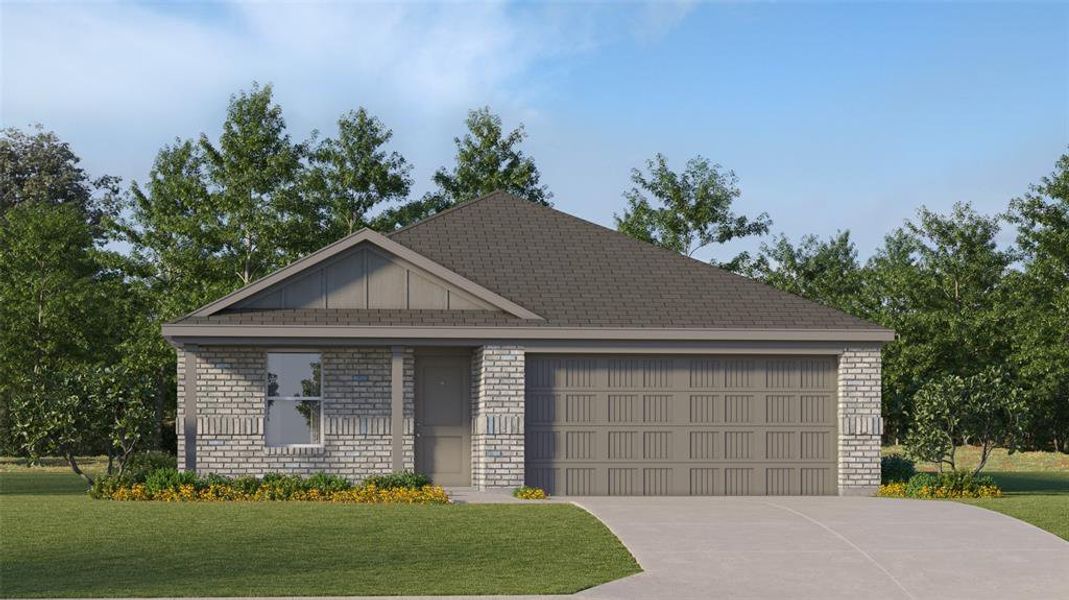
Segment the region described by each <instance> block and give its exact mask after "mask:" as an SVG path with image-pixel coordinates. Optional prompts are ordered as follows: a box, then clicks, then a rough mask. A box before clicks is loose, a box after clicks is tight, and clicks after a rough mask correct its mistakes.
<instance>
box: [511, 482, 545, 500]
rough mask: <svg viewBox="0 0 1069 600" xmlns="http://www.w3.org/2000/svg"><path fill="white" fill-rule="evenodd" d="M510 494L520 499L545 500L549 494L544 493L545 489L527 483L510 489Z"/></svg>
mask: <svg viewBox="0 0 1069 600" xmlns="http://www.w3.org/2000/svg"><path fill="white" fill-rule="evenodd" d="M512 495H513V496H514V497H516V498H519V499H520V500H545V499H546V498H549V494H547V493H546V490H544V489H542V488H540V487H533V486H529V485H521V486H520V487H518V488H516V489H514V490H512Z"/></svg>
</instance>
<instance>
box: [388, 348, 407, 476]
mask: <svg viewBox="0 0 1069 600" xmlns="http://www.w3.org/2000/svg"><path fill="white" fill-rule="evenodd" d="M404 377H405V350H404V348H403V347H402V346H394V347H393V348H392V352H391V356H390V437H391V440H390V444H391V446H390V450H391V453H392V458H393V470H394V471H401V470H403V469H404V467H405V455H404V451H405V450H404V414H405V404H404V403H405V381H404Z"/></svg>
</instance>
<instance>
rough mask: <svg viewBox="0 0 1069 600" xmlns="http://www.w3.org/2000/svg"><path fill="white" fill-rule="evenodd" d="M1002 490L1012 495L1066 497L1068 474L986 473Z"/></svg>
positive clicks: (1041, 472)
mask: <svg viewBox="0 0 1069 600" xmlns="http://www.w3.org/2000/svg"><path fill="white" fill-rule="evenodd" d="M988 475H991V477H992V478H993V479H994V480H995V482H996V483H998V484H999V486H1000V487H1001V488H1002V491H1004V492H1006V493H1007V494H1012V495H1045V496H1050V495H1057V496H1061V495H1066V496H1069V472H1058V471H1031V472H1010V471H1001V472H1000V471H992V472H991V473H988Z"/></svg>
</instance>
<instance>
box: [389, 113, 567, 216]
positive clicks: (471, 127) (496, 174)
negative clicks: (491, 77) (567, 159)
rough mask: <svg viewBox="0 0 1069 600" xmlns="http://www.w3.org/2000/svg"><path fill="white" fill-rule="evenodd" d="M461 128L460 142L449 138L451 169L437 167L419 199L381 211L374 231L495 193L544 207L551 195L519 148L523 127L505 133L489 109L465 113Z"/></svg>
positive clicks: (534, 167)
mask: <svg viewBox="0 0 1069 600" xmlns="http://www.w3.org/2000/svg"><path fill="white" fill-rule="evenodd" d="M465 124H466V125H467V128H468V132H467V133H466V134H465V135H464V137H462V138H454V139H453V142H454V143H455V144H456V147H457V154H456V164H455V165H454V166H453V168H452V170H449V169H446V168H445V167H442V168H440V169H438V171H436V172H435V173H434V177H433V182H434V184H435V185H436V186H437V189H436V190H435V191H433V192H430V193H428V194H426V195H425V196H424V197H423V198H421V199H419V200H416V201H413V202H410V203H407V204H404V205H401V206H399V207H396V208H394V209H391V210H387V211H384V212H383V214H382V215H380V216H379V218H378V219H376V221H375V227H376V228H377V229H379V230H382V231H389V230H392V229H396V228H398V227H403V226H405V225H407V224H409V223H412V222H414V221H417V220H419V219H422V218H425V217H428V216H430V215H432V214H434V213H437V212H441V211H443V210H445V209H447V208H449V207H451V206H455V205H457V204H460V203H462V202H467V201H469V200H474V199H475V198H478V197H480V196H485V195H487V194H489V193H491V192H495V191H499V190H500V191H504V192H508V193H510V194H512V195H513V196H516V197H518V198H523V199H524V200H529V201H531V202H535V203H537V204H541V205H543V206H549V205H550V202H549V200H550V199H551V198H552V197H553V194H552V193H550V191H549V189H548V188H547V187H546V186H545V185H543V184H541V183H540V180H541V177H542V176H541V174H540V173H539V172H538V167H537V166H535V162H534V159H532V158H531V157H529V156H527V155H526V154H524V152H523V150H521V149H520V148H519V145H520V144H521V143H523V141H524V140H525V139H527V132H526V130H525V129H524V127H523V124H520V126H519V127H517V128H516V129H513V130H512V131H510V132H508V133H506V132H505V129H504V127H503V125H502V121H501V117H499V116H498V115H496V114H494V113H493V112H492V111H491V110H490V107H488V106H487V107H483V108H479V109H475V110H472V111H469V112H468V118H467V119H466V120H465Z"/></svg>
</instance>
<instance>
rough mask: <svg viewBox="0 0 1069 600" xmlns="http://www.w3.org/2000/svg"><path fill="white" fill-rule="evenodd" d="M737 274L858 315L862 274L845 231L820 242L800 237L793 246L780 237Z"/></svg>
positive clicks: (855, 253) (811, 237)
mask: <svg viewBox="0 0 1069 600" xmlns="http://www.w3.org/2000/svg"><path fill="white" fill-rule="evenodd" d="M739 270H740V272H741V273H742V274H744V275H747V276H749V277H753V278H755V279H759V280H761V281H763V282H765V283H767V284H769V285H771V286H773V287H776V288H779V289H781V290H783V291H786V292H791V293H792V294H797V295H799V296H802V297H805V298H808V299H810V300H814V301H816V302H821V303H823V304H826V305H828V306H833V307H835V308H838V309H840V310H844V311H846V312H849V313H852V314H860V313H861V309H860V307H859V301H860V299H861V297H862V294H861V289H862V285H863V273H862V271H861V266H860V265H859V264H858V261H857V248H856V247H855V246H854V243H853V241H851V240H850V232H849V231H841V232H839V233H836V234H835V235H834V236H832V237H829V238H828V240H827V241H823V240H820V239H819V238H817V236H815V235H807V236H803V237H802V239H801V241H800V242H799V243H798V245H797V246H795V245H794V244H792V243H791V242H790V240H788V239H787V237H786V236H784V235H780V236H779V237H778V238H775V240H774V241H773V243H772V244H765V243H762V244H761V252H760V254H759V255H758V256H757V257H756V258H755V259H753V260H750V261H747V262H746V263H745V264H743V265H742V266H741V267H740V269H739Z"/></svg>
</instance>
